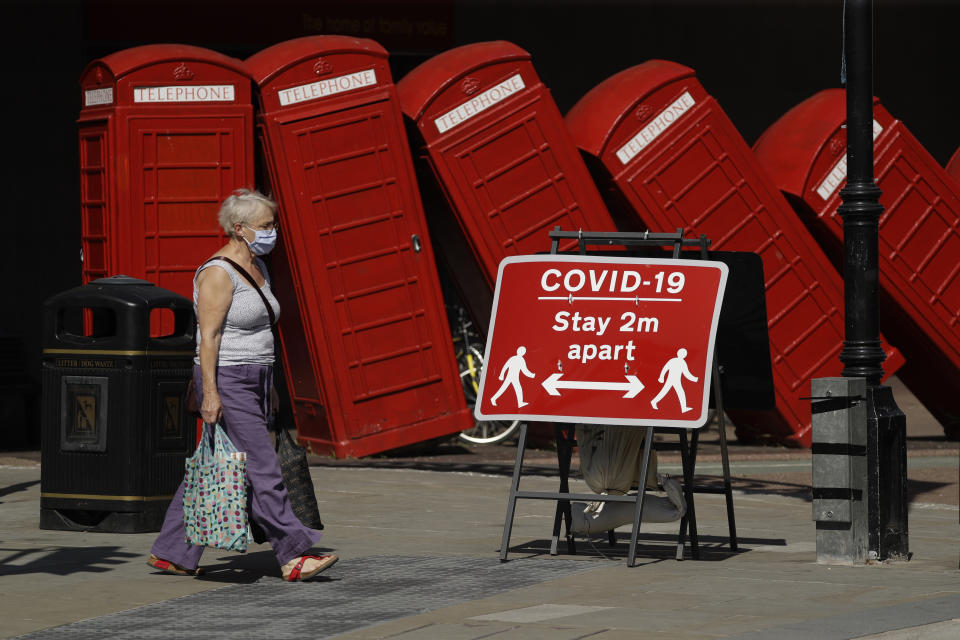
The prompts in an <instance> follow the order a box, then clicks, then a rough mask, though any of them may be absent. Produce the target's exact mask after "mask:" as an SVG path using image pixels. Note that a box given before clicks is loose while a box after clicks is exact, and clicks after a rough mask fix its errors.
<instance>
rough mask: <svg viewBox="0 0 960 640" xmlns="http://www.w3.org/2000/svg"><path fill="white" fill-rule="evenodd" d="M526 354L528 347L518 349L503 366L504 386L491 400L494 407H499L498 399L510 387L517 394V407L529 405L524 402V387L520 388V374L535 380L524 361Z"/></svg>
mask: <svg viewBox="0 0 960 640" xmlns="http://www.w3.org/2000/svg"><path fill="white" fill-rule="evenodd" d="M526 352H527V348H526V347H523V346H520V347H517V353H516V355H514V356H513V357H511V358H510V359H509V360H507V363H506V364H505V365H503V369H501V370H500V379H501V380H503V384H502V385H500V389H499V390H498V391H497V392H496V393H495V394H493V397H492V398H490V404H492V405H493V406H497V398H499V397H500V395H501V394H502V393H503V392H504V391H506V390H507V387H508V386H512V387H513V392H514V393H515V394H517V407H525V406H527V403H526V402H524V401H523V387H521V386H520V374H521V373H522V374H523V375H525V376H527V377H528V378H533V377H534V374H532V373H530V371H528V370H527V363H526V362H525V361H524V359H523V354H525V353H526Z"/></svg>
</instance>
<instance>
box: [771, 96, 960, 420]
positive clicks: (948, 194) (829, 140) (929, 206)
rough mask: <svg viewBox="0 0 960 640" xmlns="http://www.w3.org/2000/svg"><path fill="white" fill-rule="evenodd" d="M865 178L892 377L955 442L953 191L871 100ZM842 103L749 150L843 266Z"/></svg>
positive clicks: (956, 216)
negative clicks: (872, 193)
mask: <svg viewBox="0 0 960 640" xmlns="http://www.w3.org/2000/svg"><path fill="white" fill-rule="evenodd" d="M873 114H874V115H873V118H874V120H873V135H874V172H875V174H876V177H877V185H878V186H879V187H880V190H881V191H882V192H883V193H882V195H881V196H880V204H882V205H883V213H882V214H881V216H880V313H881V318H882V319H883V328H884V332H885V333H886V334H887V335H889V336H890V339H891V340H894V341H895V342H896V344H897V345H899V346H900V347H901V348H902V349H903V351H904V353H905V354H906V356H907V364H906V366H905V367H903V369H901V370H900V372H899V373H898V376H899V377H900V379H901V380H903V382H904V384H906V385H907V386H909V388H910V390H911V391H912V392H913V393H914V395H916V396H917V398H918V399H919V400H920V401H921V402H923V404H924V405H925V406H926V407H927V408H928V409H929V410H930V412H931V413H933V415H934V416H936V417H937V419H938V420H939V421H940V422H941V424H942V425H943V427H944V429H945V430H946V432H947V433H948V434H949V435H952V436H954V437H955V436H958V435H960V404H958V402H957V398H958V397H960V277H958V274H960V262H958V260H957V256H958V255H960V187H958V186H957V185H956V184H955V183H954V182H953V181H951V179H950V177H949V175H948V174H947V173H946V172H945V171H944V170H943V169H942V168H941V167H940V166H939V165H938V164H937V162H936V160H934V159H933V157H932V156H931V155H930V154H929V153H928V152H927V151H926V149H924V148H923V146H922V145H921V144H920V142H919V141H918V140H917V139H916V138H914V137H913V135H912V134H911V133H910V132H909V131H908V130H907V128H906V127H905V126H904V125H903V123H902V122H900V121H899V120H897V119H895V118H894V117H893V116H892V115H890V112H889V111H887V110H886V109H885V108H884V107H883V105H881V104H880V103H879V101H877V100H874V107H873ZM846 118H847V113H846V97H845V94H844V91H843V90H841V89H829V90H826V91H821V92H820V93H818V94H816V95H814V96H813V97H811V98H809V99H807V100H805V101H803V102H801V103H800V104H798V105H797V106H796V107H794V108H793V109H791V110H790V111H788V112H787V113H786V114H784V115H783V117H781V118H780V119H779V120H777V121H776V122H775V123H774V124H773V125H771V126H770V128H769V129H767V131H766V132H765V133H764V134H763V135H762V136H761V137H760V139H759V140H758V141H757V143H756V145H755V151H756V154H757V158H758V159H759V160H760V162H761V163H762V164H763V165H764V166H765V167H766V168H767V171H768V173H769V175H770V176H771V177H772V178H773V181H774V183H775V184H776V185H777V187H779V188H780V189H781V190H782V191H783V192H784V193H786V194H787V196H788V197H789V198H790V199H791V200H792V201H793V203H794V206H795V208H796V209H797V211H799V212H801V215H802V216H803V217H804V221H805V222H806V223H807V225H808V226H809V227H810V228H811V230H812V231H813V233H814V235H815V236H816V237H817V238H818V240H819V241H820V245H821V246H822V247H824V248H825V249H826V250H827V253H828V255H829V256H830V257H831V258H832V259H833V262H834V264H836V265H842V264H843V220H842V218H841V217H840V215H839V214H838V213H837V207H838V206H839V205H840V203H841V200H840V189H841V188H842V187H843V186H844V184H845V183H846V172H847V157H846V149H847V135H846V129H845V128H844V125H845V122H846Z"/></svg>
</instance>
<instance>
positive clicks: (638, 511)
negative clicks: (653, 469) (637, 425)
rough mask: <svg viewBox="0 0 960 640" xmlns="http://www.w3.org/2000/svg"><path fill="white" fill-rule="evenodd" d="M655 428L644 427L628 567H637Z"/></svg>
mask: <svg viewBox="0 0 960 640" xmlns="http://www.w3.org/2000/svg"><path fill="white" fill-rule="evenodd" d="M653 431H654V429H653V427H644V436H643V457H642V458H641V460H640V476H639V478H640V479H639V480H638V482H637V502H636V506H634V509H633V528H632V529H631V530H630V551H629V552H628V553H627V566H628V567H634V566H636V559H637V538H638V536H639V535H640V522H641V521H642V520H643V496H644V495H645V494H646V493H647V472H648V471H649V469H650V452H651V450H652V449H653Z"/></svg>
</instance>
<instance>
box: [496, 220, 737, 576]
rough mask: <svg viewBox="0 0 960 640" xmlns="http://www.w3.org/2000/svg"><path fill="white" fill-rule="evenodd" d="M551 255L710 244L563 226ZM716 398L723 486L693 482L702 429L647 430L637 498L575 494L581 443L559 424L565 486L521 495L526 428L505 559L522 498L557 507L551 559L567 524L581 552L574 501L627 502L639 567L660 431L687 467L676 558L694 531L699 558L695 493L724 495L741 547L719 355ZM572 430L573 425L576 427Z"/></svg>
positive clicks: (570, 546) (570, 545) (733, 545)
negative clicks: (573, 475) (573, 473)
mask: <svg viewBox="0 0 960 640" xmlns="http://www.w3.org/2000/svg"><path fill="white" fill-rule="evenodd" d="M550 238H551V241H552V242H551V251H550V253H551V254H557V253H558V251H559V244H560V241H561V240H576V241H577V244H578V250H579V253H580V254H581V255H587V251H586V249H587V246H591V245H594V246H595V245H613V246H624V247H628V248H629V247H646V248H672V256H671V257H672V259H679V258H680V257H681V251H682V249H683V248H684V247H699V249H700V252H699V253H700V258H701V259H704V260H705V259H707V258H708V253H707V247H708V246H709V244H710V241H709V240H708V239H707V238H706V236H700V237H699V238H697V239H692V238H691V239H686V238H684V237H683V230H682V229H677V231H676V232H675V233H650V232H643V233H617V232H584V231H562V230H560V228H559V227H557V228H555V229H554V230H553V231H551V232H550ZM712 378H713V394H714V404H715V409H716V414H717V419H718V423H719V427H720V453H721V462H722V467H723V487H722V488H721V487H710V486H700V487H698V486H696V485H695V483H694V474H695V469H696V456H697V445H698V442H699V430H698V429H693V433H692V435H691V436H690V438H689V440H688V438H687V429H685V428H679V427H654V426H645V427H643V428H644V429H645V432H644V447H643V455H642V456H641V462H640V468H639V476H638V478H639V481H638V487H637V494H636V495H635V496H631V495H623V496H615V495H599V494H592V493H583V494H581V493H570V486H569V477H570V463H571V459H572V454H573V446H574V444H575V443H576V440H575V437H574V436H573V430H572V428H571V429H568V430H567V433H566V434H565V433H564V428H563V427H562V425H561V424H559V423H555V425H554V432H555V436H556V440H557V462H558V467H559V471H560V487H559V491H557V492H548V491H521V490H520V477H521V476H522V474H523V458H524V453H525V450H526V441H527V425H526V423H524V424H522V425H521V427H520V434H519V439H518V443H517V456H516V460H515V463H514V469H513V478H512V481H511V484H510V497H509V499H508V502H507V513H506V517H505V521H504V528H503V539H502V541H501V545H500V560H501V561H505V560H506V558H507V553H508V551H509V544H510V533H511V531H512V528H513V518H514V513H515V510H516V501H517V500H518V499H534V500H554V501H556V503H557V507H556V512H555V516H554V523H553V535H552V538H551V543H550V553H551V555H556V554H557V552H558V542H559V538H560V529H561V523H562V522H565V523H566V541H567V551H568V552H569V553H571V554H575V553H576V544H575V542H574V537H573V533H572V532H571V526H572V520H573V518H572V512H571V504H570V503H571V501H573V500H583V501H589V502H626V503H633V504H634V517H633V526H632V528H631V532H630V549H629V551H628V553H627V566H630V567H632V566H634V565H635V560H636V547H637V540H638V536H639V529H640V524H641V522H642V520H643V503H644V495H645V493H646V478H647V473H648V470H649V468H650V457H651V451H652V445H653V439H654V434H655V430H659V431H661V432H668V433H672V432H676V433H677V435H678V436H679V440H680V458H681V463H682V466H683V493H684V500H685V501H686V514H685V515H684V516H683V518H682V519H681V522H680V531H679V535H678V540H677V553H676V558H677V560H682V559H683V555H684V546H685V540H686V536H687V531H688V529H689V535H690V547H691V556H692V557H693V558H694V559H699V557H700V549H699V538H698V535H697V520H696V507H695V503H694V494H695V493H723V494H724V495H725V497H726V507H727V524H728V529H729V536H730V549H731V550H732V551H735V550H736V549H737V534H736V524H735V519H734V511H733V491H732V487H731V482H730V465H729V459H728V455H727V438H726V424H725V418H724V408H723V394H722V392H721V385H720V368H719V366H718V364H717V357H716V351H714V356H713V361H712ZM571 427H572V425H571ZM608 539H609V541H610V543H611V544H615V542H616V537H615V534H614V532H613V531H612V530H611V531H609V532H608Z"/></svg>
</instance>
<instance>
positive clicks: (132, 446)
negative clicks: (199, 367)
mask: <svg viewBox="0 0 960 640" xmlns="http://www.w3.org/2000/svg"><path fill="white" fill-rule="evenodd" d="M170 326H173V327H174V329H173V332H172V333H169V332H168V333H167V335H158V334H159V333H160V332H161V327H170ZM194 331H195V321H194V316H193V305H192V303H191V302H190V301H189V300H187V299H186V298H184V297H182V296H180V295H177V294H176V293H174V292H172V291H167V290H166V289H161V288H160V287H157V286H155V285H154V284H153V283H152V282H147V281H146V280H137V279H135V278H130V277H127V276H114V277H111V278H101V279H99V280H94V281H93V282H91V283H89V284H87V285H85V286H82V287H76V288H74V289H70V290H69V291H65V292H63V293H60V294H57V295H55V296H53V297H52V298H50V299H48V300H47V301H46V302H45V303H44V308H43V374H42V381H43V383H42V386H43V390H42V394H43V395H42V399H41V405H42V408H41V437H42V444H41V447H42V450H41V455H42V468H41V472H40V477H41V481H40V486H41V493H40V528H41V529H66V530H83V531H104V532H120V533H137V532H144V531H157V530H159V529H160V525H161V524H162V523H163V516H164V513H165V511H166V508H167V506H168V505H169V503H170V499H171V498H172V497H173V494H174V492H175V491H176V489H177V486H178V485H179V483H180V481H181V480H182V479H183V469H184V465H183V463H184V459H185V458H186V456H188V455H189V454H190V453H191V452H192V451H193V448H194V446H195V444H196V426H195V421H194V420H193V419H192V418H191V417H189V416H188V414H187V412H186V410H185V407H184V397H185V395H186V390H187V384H188V382H189V380H190V376H191V374H192V367H193V351H194V350H193V344H194V341H193V338H194Z"/></svg>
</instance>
